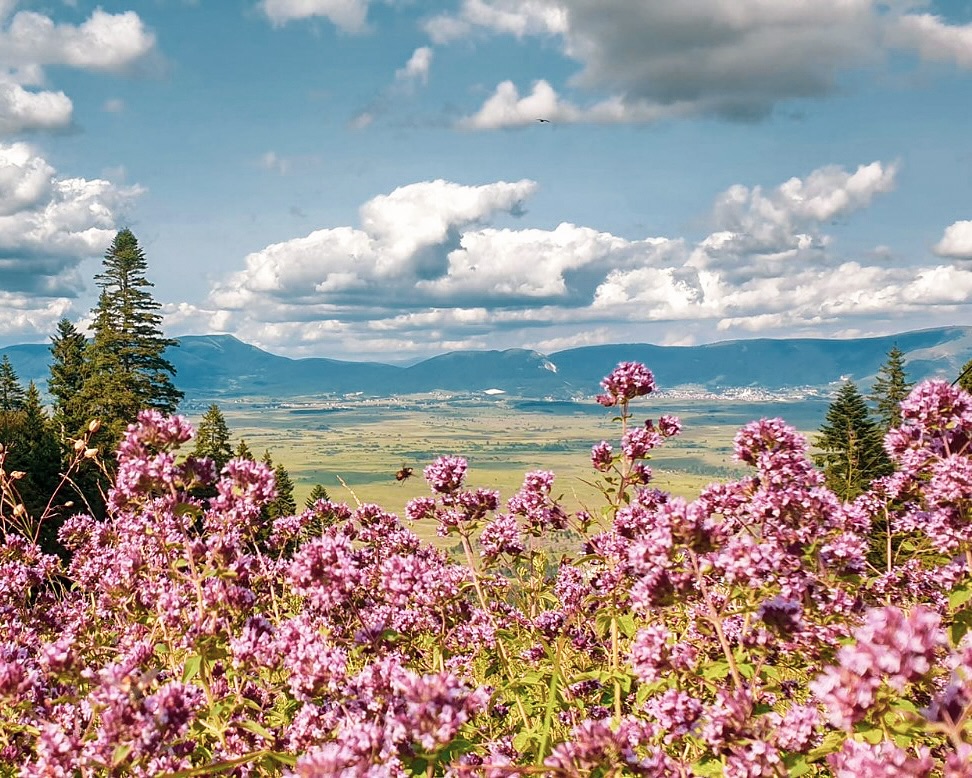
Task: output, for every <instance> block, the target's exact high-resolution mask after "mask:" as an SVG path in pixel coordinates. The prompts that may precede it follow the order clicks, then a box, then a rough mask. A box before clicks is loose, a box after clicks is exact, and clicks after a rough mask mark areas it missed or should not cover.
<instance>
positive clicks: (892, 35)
mask: <svg viewBox="0 0 972 778" xmlns="http://www.w3.org/2000/svg"><path fill="white" fill-rule="evenodd" d="M888 38H889V40H890V41H891V42H892V43H893V44H897V45H898V46H901V47H905V48H913V49H915V50H916V51H917V52H918V53H919V54H920V55H921V56H922V58H923V59H927V60H930V61H932V62H952V63H954V64H956V65H959V66H960V67H966V68H970V67H972V24H966V25H964V26H956V25H949V24H947V23H946V22H945V21H944V20H943V19H942V18H941V17H939V16H932V15H931V14H913V15H908V16H903V17H901V18H900V19H897V20H896V21H895V24H894V25H893V26H892V27H891V29H890V30H889V32H888Z"/></svg>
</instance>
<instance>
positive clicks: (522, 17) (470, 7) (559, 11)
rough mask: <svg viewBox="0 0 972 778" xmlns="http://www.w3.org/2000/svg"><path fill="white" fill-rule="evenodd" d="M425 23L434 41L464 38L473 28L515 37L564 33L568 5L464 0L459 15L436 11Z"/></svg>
mask: <svg viewBox="0 0 972 778" xmlns="http://www.w3.org/2000/svg"><path fill="white" fill-rule="evenodd" d="M424 27H425V31H426V33H428V35H429V37H430V38H432V41H433V42H434V43H449V42H451V41H454V40H457V39H459V38H464V37H466V36H467V35H469V34H470V33H471V32H472V31H473V30H474V29H476V28H483V29H486V30H490V31H492V32H498V33H505V34H507V35H515V36H516V37H518V38H522V37H523V36H525V35H553V34H564V33H566V32H567V30H568V25H567V9H566V8H563V7H561V6H559V5H557V4H555V3H551V2H546V0H491V1H489V0H463V3H462V7H461V9H460V11H459V14H458V15H450V14H439V15H437V16H434V17H432V18H431V19H429V20H428V21H426V22H425V24H424Z"/></svg>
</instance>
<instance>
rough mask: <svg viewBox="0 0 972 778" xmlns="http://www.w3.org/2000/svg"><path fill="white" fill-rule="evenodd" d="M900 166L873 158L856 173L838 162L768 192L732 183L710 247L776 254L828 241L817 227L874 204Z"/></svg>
mask: <svg viewBox="0 0 972 778" xmlns="http://www.w3.org/2000/svg"><path fill="white" fill-rule="evenodd" d="M896 174H897V166H896V165H894V164H891V165H883V164H882V163H880V162H872V163H871V164H869V165H861V166H860V167H858V168H857V170H855V171H854V172H853V173H850V172H848V171H846V170H844V169H843V168H841V167H838V166H836V165H831V166H828V167H823V168H819V169H818V170H815V171H813V172H812V173H811V174H810V175H809V176H807V177H806V178H803V179H801V178H791V179H790V180H789V181H786V182H784V183H783V184H780V186H778V187H776V189H773V190H771V191H769V192H764V191H763V189H762V187H759V186H756V187H753V188H751V189H750V188H748V187H745V186H742V185H737V186H733V187H730V188H729V189H728V190H727V191H726V192H724V193H723V194H722V195H721V196H720V197H719V198H718V199H717V201H716V205H715V209H714V217H715V222H716V226H717V227H718V228H719V232H717V233H714V234H713V235H712V236H710V240H709V241H708V243H707V244H706V245H707V247H709V248H713V249H717V250H718V251H726V250H728V249H732V250H735V251H738V250H739V249H743V250H744V251H746V252H749V253H757V252H758V253H763V254H776V253H780V252H786V251H791V250H793V249H806V248H812V247H821V246H823V245H826V238H825V237H821V236H820V235H818V234H817V231H816V226H817V225H820V224H825V223H827V222H830V221H832V220H834V219H837V218H841V217H843V216H846V215H848V214H850V213H852V212H853V211H856V210H859V209H861V208H865V207H867V206H868V205H870V203H871V201H872V200H873V199H874V196H875V195H877V194H881V193H885V192H889V191H891V190H892V189H893V188H894V181H895V175H896Z"/></svg>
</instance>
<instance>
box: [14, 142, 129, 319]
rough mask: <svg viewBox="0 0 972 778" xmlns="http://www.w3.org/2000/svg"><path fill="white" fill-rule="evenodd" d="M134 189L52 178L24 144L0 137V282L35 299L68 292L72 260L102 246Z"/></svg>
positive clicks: (75, 283)
mask: <svg viewBox="0 0 972 778" xmlns="http://www.w3.org/2000/svg"><path fill="white" fill-rule="evenodd" d="M141 191H142V190H141V189H140V188H139V187H135V186H131V187H120V186H116V185H115V184H112V183H110V182H109V181H105V180H102V179H90V180H89V179H84V178H64V177H60V176H59V175H58V174H57V172H56V171H55V170H54V168H53V167H52V166H51V165H50V164H49V163H48V162H47V161H46V160H44V159H43V158H42V157H40V156H39V155H38V154H37V152H36V151H35V150H34V149H33V148H32V147H30V146H28V145H27V144H24V143H15V144H12V145H4V144H0V203H2V204H3V206H2V208H0V288H3V289H5V290H7V291H10V292H17V293H22V294H26V295H33V296H36V297H38V298H45V297H52V298H53V297H58V298H59V297H64V298H70V297H73V296H74V295H76V294H77V293H78V292H79V291H80V289H81V286H82V282H81V279H80V277H79V276H78V273H77V267H78V265H79V264H80V262H81V261H82V260H83V259H85V258H87V257H94V256H98V255H100V254H102V253H103V252H104V250H105V248H106V247H107V246H108V245H109V244H110V243H111V239H112V238H113V237H114V234H115V231H116V229H117V222H118V218H119V216H120V214H121V213H123V212H124V211H125V209H126V208H127V207H128V206H129V204H130V203H131V202H132V201H133V200H134V198H136V197H137V196H138V195H139V194H140V193H141ZM43 305H47V303H43Z"/></svg>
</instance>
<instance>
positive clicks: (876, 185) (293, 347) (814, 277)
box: [184, 162, 972, 358]
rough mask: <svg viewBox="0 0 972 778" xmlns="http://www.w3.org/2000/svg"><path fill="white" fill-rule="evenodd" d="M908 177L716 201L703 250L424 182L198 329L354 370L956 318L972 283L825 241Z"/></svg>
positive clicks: (811, 179) (851, 178)
mask: <svg viewBox="0 0 972 778" xmlns="http://www.w3.org/2000/svg"><path fill="white" fill-rule="evenodd" d="M896 172H897V169H896V166H895V165H894V164H887V163H883V162H872V163H870V164H866V165H861V166H859V167H857V168H856V169H852V170H846V169H843V168H840V167H837V166H827V167H823V168H819V169H817V170H814V171H811V172H810V173H809V174H807V175H806V176H803V177H801V178H791V179H789V180H788V181H785V182H783V183H782V184H780V185H778V186H775V187H767V188H763V187H759V186H751V187H747V186H742V185H738V186H733V187H730V188H729V189H728V190H727V191H726V192H723V193H722V194H720V195H719V196H718V197H716V198H715V202H714V205H713V214H712V218H713V225H714V231H713V232H711V233H710V234H708V235H704V236H701V237H699V238H697V239H694V240H689V239H686V238H684V237H672V238H666V237H646V238H642V239H638V240H635V239H631V238H625V237H621V236H618V235H613V234H611V233H609V232H604V231H600V230H597V229H594V228H591V227H586V226H579V225H575V224H570V223H562V224H560V225H559V226H557V227H556V228H553V229H537V228H534V227H529V226H527V227H513V226H501V227H500V226H495V225H491V224H490V223H489V222H490V220H491V219H493V218H495V217H496V216H497V215H504V214H521V213H522V212H523V209H524V205H525V203H526V201H527V199H528V198H529V197H531V196H533V195H534V193H535V191H536V184H535V183H534V182H532V181H519V182H497V183H492V184H485V185H481V186H464V185H460V184H457V183H453V182H448V181H426V182H420V183H416V184H411V185H408V186H403V187H400V188H399V189H396V190H394V191H393V192H391V193H389V194H386V195H380V196H377V197H374V198H372V199H371V200H369V201H367V202H366V203H364V204H363V205H362V206H361V208H360V210H359V215H360V220H359V225H358V226H333V227H327V228H324V229H319V230H316V231H314V232H311V233H309V234H307V235H305V236H303V237H299V238H295V239H293V240H289V241H285V242H282V243H277V244H273V245H270V246H267V247H266V248H265V249H263V250H261V251H258V252H255V253H253V254H250V255H249V256H247V257H246V260H245V265H244V267H243V269H241V270H240V271H239V272H237V273H233V274H231V275H230V276H228V277H226V278H224V279H223V280H221V281H220V282H219V283H217V284H215V285H214V287H213V289H212V291H211V294H210V300H209V303H208V304H207V306H206V310H205V311H202V312H200V311H195V312H194V314H193V315H197V316H199V317H202V318H200V319H198V320H199V321H212V317H213V316H214V315H215V312H217V311H225V312H226V314H225V315H226V317H228V318H224V319H223V325H224V326H226V327H230V325H231V327H232V329H233V331H234V332H237V333H238V334H239V335H240V337H244V338H249V339H252V340H254V341H255V342H258V343H260V344H261V345H264V346H266V347H269V348H274V349H278V350H279V349H284V350H288V351H290V353H293V354H299V353H313V352H314V351H315V348H316V349H317V350H318V352H319V350H320V348H322V347H326V348H327V350H328V353H330V354H332V355H336V354H340V353H341V351H342V349H348V353H347V354H345V355H346V356H349V357H351V358H363V356H365V355H367V356H369V357H374V356H380V354H381V352H384V351H409V352H411V353H416V354H427V353H432V352H437V351H442V350H446V349H448V348H482V347H490V348H495V347H497V346H498V345H500V346H501V345H503V344H504V343H507V344H508V345H523V344H524V343H546V344H551V345H552V344H557V343H562V344H568V343H581V342H585V340H584V339H585V337H588V336H586V335H585V333H590V332H593V331H597V332H599V333H601V335H599V336H598V339H599V340H602V341H603V340H622V339H629V340H630V339H637V340H644V339H645V338H646V337H648V336H647V335H646V334H645V333H646V332H647V330H645V329H644V328H646V327H658V328H659V329H658V330H652V332H656V333H657V334H655V335H654V336H653V339H655V340H665V339H666V338H667V339H669V340H670V339H671V338H672V337H673V336H672V332H671V323H673V322H677V323H678V325H677V329H678V332H679V333H681V334H679V335H678V338H679V339H683V338H697V337H699V336H700V333H704V332H708V333H710V334H711V333H714V332H715V331H720V332H728V333H732V332H746V333H751V332H760V333H773V332H777V331H781V330H784V329H789V331H790V332H792V330H793V328H797V329H801V330H806V329H808V328H810V329H812V330H813V331H814V332H816V333H819V332H826V331H831V330H834V329H841V330H846V328H847V326H848V324H849V322H854V321H867V322H868V323H869V324H870V323H872V322H874V321H878V320H884V321H890V320H891V319H893V318H895V317H903V316H911V317H913V318H916V319H920V318H921V317H922V316H927V315H929V314H930V312H932V311H934V312H935V313H937V314H941V315H954V312H955V311H958V310H962V306H966V305H967V300H969V299H972V268H969V269H965V268H963V267H958V266H948V265H929V266H923V265H919V266H917V267H904V266H901V265H900V264H897V263H891V262H888V261H887V260H886V258H885V257H884V256H883V255H880V254H876V253H874V252H868V253H866V254H865V256H864V257H862V258H850V257H846V256H842V255H841V253H840V252H839V250H838V247H837V246H836V245H835V243H834V241H833V239H832V238H831V237H830V236H829V235H828V234H827V233H826V229H827V226H828V225H829V224H830V223H832V221H833V220H835V219H842V218H847V217H850V216H851V215H852V214H853V213H855V212H857V211H859V210H861V209H864V208H867V207H868V206H869V205H870V204H871V203H872V202H873V200H874V198H875V197H877V196H878V195H880V194H882V193H886V192H890V191H891V190H892V189H893V187H894V182H895V176H896ZM959 224H962V223H959ZM943 243H944V241H943ZM187 316H188V314H184V318H185V317H187ZM206 317H209V318H206ZM189 320H190V319H189V318H185V321H189ZM666 327H667V329H666ZM631 328H638V329H637V330H632V329H631ZM635 331H637V332H638V333H640V334H637V335H634V334H632V333H633V332H635ZM342 344H343V345H342ZM460 344H462V345H460Z"/></svg>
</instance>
